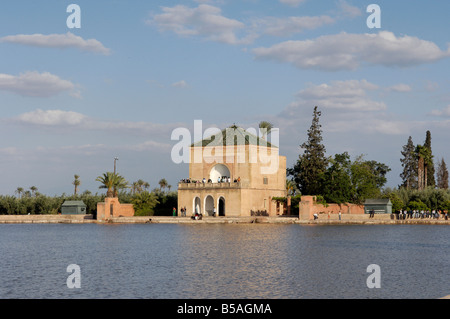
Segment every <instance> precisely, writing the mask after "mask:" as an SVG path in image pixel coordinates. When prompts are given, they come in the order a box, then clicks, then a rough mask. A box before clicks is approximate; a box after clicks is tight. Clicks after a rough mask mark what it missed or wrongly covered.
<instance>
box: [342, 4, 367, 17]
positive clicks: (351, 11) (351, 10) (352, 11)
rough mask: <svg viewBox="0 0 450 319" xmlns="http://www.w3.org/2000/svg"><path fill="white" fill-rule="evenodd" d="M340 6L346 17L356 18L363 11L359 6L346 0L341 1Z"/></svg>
mask: <svg viewBox="0 0 450 319" xmlns="http://www.w3.org/2000/svg"><path fill="white" fill-rule="evenodd" d="M338 8H339V9H340V10H341V14H342V15H344V16H346V17H350V18H354V17H358V16H360V15H362V12H361V10H360V9H359V8H358V7H355V6H352V5H350V4H349V3H348V2H347V1H345V0H340V1H339V3H338Z"/></svg>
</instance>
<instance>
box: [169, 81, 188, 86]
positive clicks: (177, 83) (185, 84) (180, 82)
mask: <svg viewBox="0 0 450 319" xmlns="http://www.w3.org/2000/svg"><path fill="white" fill-rule="evenodd" d="M172 86H173V87H177V88H187V87H188V86H189V85H188V84H187V83H186V81H184V80H181V81H178V82H175V83H172Z"/></svg>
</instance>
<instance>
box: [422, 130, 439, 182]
mask: <svg viewBox="0 0 450 319" xmlns="http://www.w3.org/2000/svg"><path fill="white" fill-rule="evenodd" d="M423 146H425V147H426V148H428V150H429V156H430V157H429V159H428V163H427V186H432V187H434V186H436V180H435V178H434V174H435V169H434V163H433V151H432V149H431V132H430V131H427V133H426V137H425V143H424V144H423Z"/></svg>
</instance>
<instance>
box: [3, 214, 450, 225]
mask: <svg viewBox="0 0 450 319" xmlns="http://www.w3.org/2000/svg"><path fill="white" fill-rule="evenodd" d="M86 223H98V224H108V223H109V224H299V225H401V224H404V225H450V220H445V219H443V218H440V219H428V218H425V219H419V218H417V219H402V220H398V219H395V218H393V217H392V216H391V215H376V216H375V217H374V218H369V216H368V215H345V214H343V215H342V217H341V220H339V218H338V216H336V215H331V216H330V217H328V216H326V215H323V216H322V215H321V216H319V219H317V220H301V219H298V217H295V216H293V217H289V216H282V217H281V216H280V217H204V218H203V219H202V220H193V219H192V218H190V217H171V216H170V217H165V216H134V217H115V218H111V219H107V220H103V221H99V220H96V219H94V218H93V216H92V215H0V224H86Z"/></svg>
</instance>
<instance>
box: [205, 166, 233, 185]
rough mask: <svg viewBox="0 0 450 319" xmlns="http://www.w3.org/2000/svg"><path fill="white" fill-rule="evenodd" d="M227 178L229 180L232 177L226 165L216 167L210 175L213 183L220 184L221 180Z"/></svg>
mask: <svg viewBox="0 0 450 319" xmlns="http://www.w3.org/2000/svg"><path fill="white" fill-rule="evenodd" d="M225 177H226V178H228V177H231V176H230V170H229V169H228V167H226V166H225V165H224V164H217V165H215V166H214V167H213V168H212V169H211V172H210V173H209V178H210V179H211V180H212V182H213V183H218V182H219V180H221V179H222V178H225Z"/></svg>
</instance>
